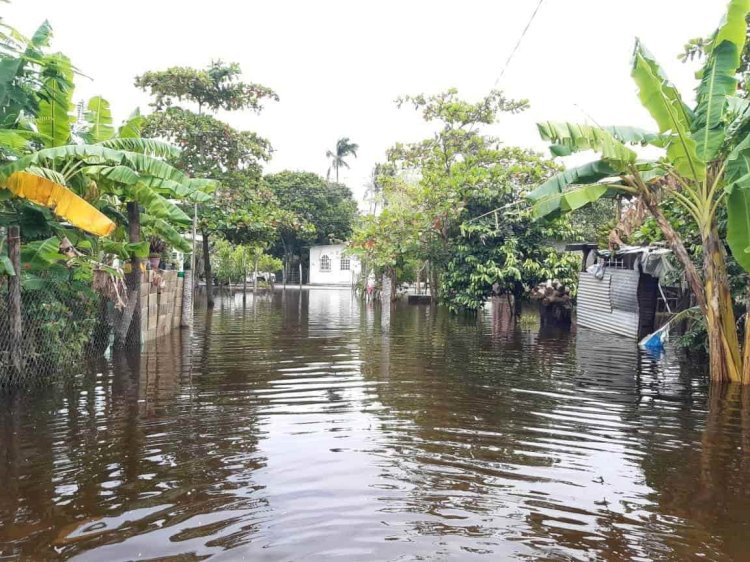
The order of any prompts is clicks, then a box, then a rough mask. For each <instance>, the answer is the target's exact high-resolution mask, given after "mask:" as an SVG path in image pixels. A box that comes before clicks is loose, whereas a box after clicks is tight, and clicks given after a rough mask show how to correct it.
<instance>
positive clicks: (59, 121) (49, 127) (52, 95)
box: [36, 55, 74, 148]
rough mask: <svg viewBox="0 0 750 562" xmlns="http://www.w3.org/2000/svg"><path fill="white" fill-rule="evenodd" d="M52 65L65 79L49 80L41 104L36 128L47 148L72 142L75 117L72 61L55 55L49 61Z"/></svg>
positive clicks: (46, 82) (45, 85)
mask: <svg viewBox="0 0 750 562" xmlns="http://www.w3.org/2000/svg"><path fill="white" fill-rule="evenodd" d="M49 63H50V64H55V65H57V70H58V71H59V73H60V74H61V75H62V76H63V77H64V80H59V79H57V77H52V78H47V79H45V81H44V88H45V90H46V91H47V95H46V96H45V98H44V99H42V101H41V102H40V103H39V113H38V114H37V116H36V126H37V130H38V131H39V135H40V136H41V137H42V142H43V144H44V146H45V147H47V148H51V147H54V146H62V145H64V144H67V143H68V142H70V133H71V126H72V125H73V120H74V119H73V116H72V115H70V113H69V110H70V108H71V106H72V104H73V88H72V84H73V67H72V66H71V64H70V59H68V58H67V57H65V56H64V55H55V56H54V58H50V59H49Z"/></svg>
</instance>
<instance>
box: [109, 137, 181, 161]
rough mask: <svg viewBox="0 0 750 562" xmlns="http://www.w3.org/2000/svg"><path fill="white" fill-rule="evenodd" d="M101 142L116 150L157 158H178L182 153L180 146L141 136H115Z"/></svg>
mask: <svg viewBox="0 0 750 562" xmlns="http://www.w3.org/2000/svg"><path fill="white" fill-rule="evenodd" d="M99 144H100V145H101V146H106V147H107V148H113V149H115V150H126V151H128V152H137V153H140V154H149V155H150V156H155V157H157V158H177V157H178V156H179V155H180V153H181V150H180V149H179V148H177V147H176V146H174V145H173V144H170V143H168V142H165V141H162V140H158V139H144V138H140V137H115V138H111V139H109V140H105V141H102V142H100V143H99Z"/></svg>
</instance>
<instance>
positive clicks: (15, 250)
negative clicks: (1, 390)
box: [8, 226, 23, 373]
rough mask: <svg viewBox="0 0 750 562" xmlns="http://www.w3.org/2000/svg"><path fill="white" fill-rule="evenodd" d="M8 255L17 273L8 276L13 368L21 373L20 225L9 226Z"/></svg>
mask: <svg viewBox="0 0 750 562" xmlns="http://www.w3.org/2000/svg"><path fill="white" fill-rule="evenodd" d="M8 257H9V258H10V262H11V263H12V264H13V269H14V271H15V273H16V274H15V275H14V276H12V277H8V321H9V322H8V323H9V328H10V357H11V364H12V365H13V369H14V370H15V371H16V372H17V373H19V372H20V371H21V367H22V360H23V349H22V343H23V323H22V321H21V229H20V228H19V227H18V226H10V227H8Z"/></svg>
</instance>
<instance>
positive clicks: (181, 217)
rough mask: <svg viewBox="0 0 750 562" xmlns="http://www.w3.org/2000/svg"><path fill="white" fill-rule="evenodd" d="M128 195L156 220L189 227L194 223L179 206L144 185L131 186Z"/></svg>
mask: <svg viewBox="0 0 750 562" xmlns="http://www.w3.org/2000/svg"><path fill="white" fill-rule="evenodd" d="M128 193H129V195H130V197H131V198H132V200H133V201H138V203H140V204H141V205H143V207H144V208H145V210H146V212H147V213H148V214H149V215H151V216H153V217H154V218H157V219H164V220H166V221H169V222H171V223H175V224H184V225H189V224H191V223H192V222H193V221H192V219H191V218H190V217H189V216H187V215H186V214H185V212H184V211H183V210H182V209H180V208H179V207H178V206H177V205H175V204H174V203H172V202H170V201H169V200H167V199H165V198H164V197H162V196H161V195H159V194H158V193H156V191H154V190H153V189H151V188H150V187H148V186H147V185H144V184H143V183H137V184H135V185H132V186H129V188H128Z"/></svg>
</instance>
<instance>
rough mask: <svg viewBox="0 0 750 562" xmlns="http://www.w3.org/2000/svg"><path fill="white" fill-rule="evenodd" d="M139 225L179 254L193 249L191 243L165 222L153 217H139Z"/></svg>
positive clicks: (145, 215)
mask: <svg viewBox="0 0 750 562" xmlns="http://www.w3.org/2000/svg"><path fill="white" fill-rule="evenodd" d="M141 223H142V224H143V225H144V226H146V227H148V228H149V229H151V230H153V231H154V232H155V233H156V234H157V235H158V236H159V237H160V238H162V239H163V240H166V241H167V242H168V243H169V244H170V245H171V246H172V247H173V248H176V249H177V250H180V251H181V252H190V251H192V249H193V247H192V245H191V243H190V242H189V241H187V240H185V238H184V237H183V236H182V234H180V233H179V232H178V231H177V230H176V229H175V228H174V227H172V225H171V224H169V223H168V222H167V221H165V220H162V219H159V218H156V217H153V216H151V215H147V214H144V215H141Z"/></svg>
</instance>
